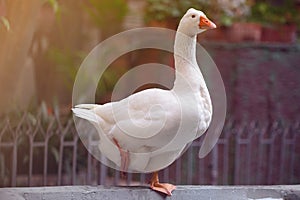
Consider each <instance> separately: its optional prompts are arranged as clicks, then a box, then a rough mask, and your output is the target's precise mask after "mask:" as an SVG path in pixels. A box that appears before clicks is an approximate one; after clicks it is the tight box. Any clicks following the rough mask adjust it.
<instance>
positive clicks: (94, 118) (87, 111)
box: [72, 104, 101, 123]
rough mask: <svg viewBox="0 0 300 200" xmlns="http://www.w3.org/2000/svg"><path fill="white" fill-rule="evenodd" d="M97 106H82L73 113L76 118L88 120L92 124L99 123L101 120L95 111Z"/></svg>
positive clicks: (78, 106)
mask: <svg viewBox="0 0 300 200" xmlns="http://www.w3.org/2000/svg"><path fill="white" fill-rule="evenodd" d="M96 106H97V105H95V104H80V105H76V106H75V108H72V112H73V113H74V115H75V116H76V117H79V118H82V119H85V120H88V121H90V122H95V123H99V122H100V121H101V118H100V117H99V116H98V115H97V114H96V113H95V111H94V110H93V109H94V108H95V107H96Z"/></svg>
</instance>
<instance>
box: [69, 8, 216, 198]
mask: <svg viewBox="0 0 300 200" xmlns="http://www.w3.org/2000/svg"><path fill="white" fill-rule="evenodd" d="M210 28H215V25H214V24H213V23H212V22H211V21H209V20H208V19H207V17H206V16H205V14H204V13H203V12H201V11H198V10H195V9H193V8H191V9H189V10H188V11H187V13H186V14H185V15H184V16H183V18H182V19H181V21H180V23H179V26H178V29H177V33H176V36H175V45H174V59H175V77H176V78H175V82H174V86H173V88H172V89H170V90H163V89H158V88H153V89H147V90H144V91H141V92H138V93H135V94H132V95H130V96H129V97H127V98H125V99H122V100H120V101H117V102H110V103H106V104H103V105H95V104H80V105H77V106H75V108H73V109H72V110H73V113H74V114H75V115H76V116H77V117H80V118H83V119H86V120H88V121H90V122H91V123H92V124H94V126H95V127H96V128H97V130H98V133H99V137H100V143H99V145H98V147H99V149H100V151H101V153H102V154H103V155H104V156H105V157H107V159H109V160H110V161H112V162H113V163H115V164H116V166H117V167H118V168H119V169H120V170H123V171H133V172H154V171H158V170H160V169H163V168H165V167H167V166H168V165H170V164H171V163H172V162H174V161H175V160H176V159H177V158H178V157H179V156H180V155H181V154H182V152H183V150H184V149H185V148H186V146H187V145H188V144H189V143H190V142H192V141H193V140H195V139H196V138H198V137H199V136H201V135H202V134H203V133H204V132H205V131H206V130H207V128H208V127H209V124H210V121H211V118H212V104H211V99H210V95H209V91H208V89H207V87H206V84H205V81H204V78H203V76H202V73H201V71H200V69H199V66H198V64H197V61H196V36H197V34H198V33H201V32H203V31H204V30H206V29H210ZM182 127H183V128H182ZM122 152H123V153H124V152H126V153H127V154H128V158H127V159H126V162H125V161H124V159H123V156H122V155H123V154H122ZM120 155H121V156H120ZM124 162H125V163H126V164H125V165H126V166H125V165H124V164H122V163H124ZM153 180H154V181H153V183H156V178H153ZM157 182H158V178H157ZM165 187H166V188H169V189H166V188H163V189H161V187H158V188H159V189H157V190H158V191H161V192H163V191H165V190H166V191H167V192H166V193H167V194H171V193H170V191H169V190H173V189H174V187H173V186H170V185H168V186H165Z"/></svg>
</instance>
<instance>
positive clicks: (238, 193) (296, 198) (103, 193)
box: [0, 185, 300, 200]
mask: <svg viewBox="0 0 300 200" xmlns="http://www.w3.org/2000/svg"><path fill="white" fill-rule="evenodd" d="M98 199H99V200H111V199H118V200H119V199H122V200H138V199H142V200H148V199H149V200H161V199H174V200H179V199H180V200H181V199H187V200H202V199H203V200H209V199H212V200H227V199H228V200H252V199H262V200H269V199H270V200H271V199H272V200H283V199H284V200H300V185H283V186H189V185H187V186H177V189H176V190H175V191H174V192H173V196H171V197H166V196H164V195H161V194H158V193H156V192H153V191H151V190H150V189H148V188H147V187H143V186H137V187H133V186H129V187H103V186H61V187H33V188H0V200H98Z"/></svg>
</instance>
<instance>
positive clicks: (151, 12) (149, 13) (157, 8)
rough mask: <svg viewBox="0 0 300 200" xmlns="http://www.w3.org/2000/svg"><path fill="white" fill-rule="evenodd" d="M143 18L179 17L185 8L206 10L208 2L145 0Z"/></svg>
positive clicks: (195, 0) (158, 19)
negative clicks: (145, 5)
mask: <svg viewBox="0 0 300 200" xmlns="http://www.w3.org/2000/svg"><path fill="white" fill-rule="evenodd" d="M147 4H148V5H147V7H146V13H145V20H146V21H150V20H157V21H163V20H167V19H170V18H178V19H179V18H181V17H182V16H183V15H184V13H185V12H186V10H187V9H189V8H191V7H193V8H195V9H200V10H208V7H209V3H208V1H205V0H185V1H182V0H147Z"/></svg>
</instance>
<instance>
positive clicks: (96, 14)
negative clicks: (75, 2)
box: [85, 0, 128, 28]
mask: <svg viewBox="0 0 300 200" xmlns="http://www.w3.org/2000/svg"><path fill="white" fill-rule="evenodd" d="M85 9H86V11H87V13H88V14H89V15H90V16H91V18H92V20H93V21H94V22H95V23H96V25H97V26H99V27H100V28H104V27H105V26H108V25H109V26H111V25H119V24H121V23H122V22H123V19H124V17H125V16H126V14H127V11H128V7H127V3H126V1H124V0H101V1H99V0H87V6H85Z"/></svg>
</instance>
